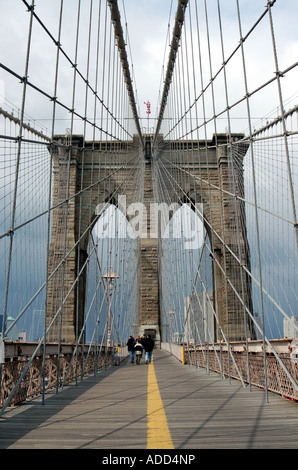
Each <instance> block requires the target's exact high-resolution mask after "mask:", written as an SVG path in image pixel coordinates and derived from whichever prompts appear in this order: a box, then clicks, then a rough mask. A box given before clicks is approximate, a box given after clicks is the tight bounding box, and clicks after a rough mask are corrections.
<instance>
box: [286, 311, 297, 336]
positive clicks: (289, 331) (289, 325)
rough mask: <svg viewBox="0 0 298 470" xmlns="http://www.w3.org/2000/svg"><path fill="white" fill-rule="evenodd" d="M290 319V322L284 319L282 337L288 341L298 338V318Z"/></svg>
mask: <svg viewBox="0 0 298 470" xmlns="http://www.w3.org/2000/svg"><path fill="white" fill-rule="evenodd" d="M290 319H291V321H290V320H288V318H284V321H283V323H284V325H283V326H284V337H285V338H289V339H293V338H298V331H297V328H298V317H295V316H292V317H290ZM293 324H294V325H295V326H296V328H295V326H294V325H293Z"/></svg>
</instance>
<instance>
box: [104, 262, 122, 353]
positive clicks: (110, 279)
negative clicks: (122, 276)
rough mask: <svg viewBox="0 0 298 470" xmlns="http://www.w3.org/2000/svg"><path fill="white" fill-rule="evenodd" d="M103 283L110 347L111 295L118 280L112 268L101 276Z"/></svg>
mask: <svg viewBox="0 0 298 470" xmlns="http://www.w3.org/2000/svg"><path fill="white" fill-rule="evenodd" d="M102 277H103V279H104V282H105V290H106V293H107V294H108V296H109V320H108V336H107V346H108V347H110V346H111V318H112V309H111V307H112V295H113V293H114V291H115V288H116V279H119V276H117V274H115V273H114V272H113V268H112V266H111V267H110V271H109V272H107V274H105V275H104V276H102Z"/></svg>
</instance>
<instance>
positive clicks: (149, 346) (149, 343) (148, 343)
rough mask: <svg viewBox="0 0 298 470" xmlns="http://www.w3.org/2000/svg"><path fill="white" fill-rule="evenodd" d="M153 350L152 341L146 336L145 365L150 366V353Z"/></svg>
mask: <svg viewBox="0 0 298 470" xmlns="http://www.w3.org/2000/svg"><path fill="white" fill-rule="evenodd" d="M153 349H154V341H153V339H152V338H151V337H150V335H148V336H147V340H146V344H145V360H146V364H148V363H149V364H151V359H152V353H153Z"/></svg>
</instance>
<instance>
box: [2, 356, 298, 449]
mask: <svg viewBox="0 0 298 470" xmlns="http://www.w3.org/2000/svg"><path fill="white" fill-rule="evenodd" d="M154 372H155V373H154ZM155 377H156V379H157V385H156V383H155ZM148 379H149V382H150V385H149V388H148ZM148 392H149V393H148ZM158 392H159V393H158ZM159 394H160V397H161V399H162V403H161V402H160V401H159ZM164 411H165V415H163V412H164ZM154 418H155V419H154ZM167 426H168V429H169V433H168V431H167V429H166V428H167ZM0 448H1V449H5V448H10V449H16V448H18V449H20V448H23V449H24V448H27V449H61V448H64V449H67V448H72V449H88V448H89V449H147V448H155V449H160V448H165V449H170V448H174V449H202V448H212V449H216V448H218V449H223V448H229V449H233V448H234V449H235V448H241V449H248V448H249V449H252V448H275V449H276V448H298V405H297V403H295V402H290V401H287V400H285V399H283V398H281V397H279V396H276V395H271V394H270V397H269V403H265V393H264V392H263V391H262V390H260V389H253V391H251V392H250V391H249V390H248V389H244V388H243V387H242V385H241V383H239V382H237V381H232V382H231V383H229V381H228V380H224V381H223V380H221V379H220V377H219V376H218V375H217V374H213V373H211V374H210V375H208V374H206V372H205V371H204V370H200V369H199V370H195V368H193V367H188V366H183V365H182V364H180V363H179V362H178V361H177V360H176V359H175V358H174V357H173V356H171V355H169V354H168V353H166V352H164V351H161V350H155V351H154V361H153V364H151V365H150V366H147V365H146V364H145V363H144V360H143V362H142V364H141V365H133V364H130V363H129V361H128V360H126V361H124V363H122V365H121V366H120V367H114V368H113V369H110V370H108V371H104V372H102V373H100V374H98V376H97V377H89V378H87V379H85V380H84V381H83V382H80V383H79V384H78V385H77V386H75V385H71V386H68V387H66V388H65V389H64V390H63V391H62V392H60V393H59V394H58V395H56V394H54V393H53V394H48V395H47V398H46V404H45V405H44V406H43V405H42V404H41V402H40V399H36V400H33V401H31V402H28V403H25V404H23V405H21V406H19V407H15V408H12V409H10V410H8V411H7V412H6V413H5V414H4V415H3V416H2V418H1V419H0Z"/></svg>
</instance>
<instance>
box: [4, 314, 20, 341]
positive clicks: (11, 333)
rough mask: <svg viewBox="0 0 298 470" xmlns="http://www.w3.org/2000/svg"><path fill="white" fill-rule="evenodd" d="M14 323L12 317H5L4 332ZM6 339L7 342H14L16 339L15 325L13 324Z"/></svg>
mask: <svg viewBox="0 0 298 470" xmlns="http://www.w3.org/2000/svg"><path fill="white" fill-rule="evenodd" d="M13 322H14V318H13V317H7V320H6V330H8V328H9V327H10V326H11V325H12V323H13ZM6 339H7V340H8V341H16V340H17V339H18V330H17V325H16V324H15V325H14V326H13V327H12V329H11V330H10V331H9V332H8V334H7V336H6Z"/></svg>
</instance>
